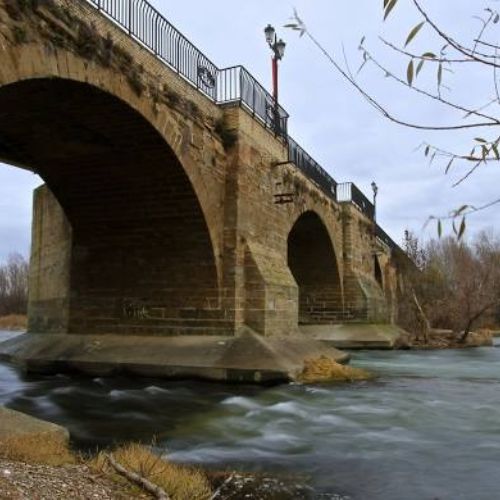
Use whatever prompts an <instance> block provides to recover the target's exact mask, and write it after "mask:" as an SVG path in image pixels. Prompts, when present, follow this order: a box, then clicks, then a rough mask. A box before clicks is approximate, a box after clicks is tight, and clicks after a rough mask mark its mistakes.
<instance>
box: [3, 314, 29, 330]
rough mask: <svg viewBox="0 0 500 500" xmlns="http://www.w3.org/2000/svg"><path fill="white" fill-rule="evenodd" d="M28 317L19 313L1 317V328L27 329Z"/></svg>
mask: <svg viewBox="0 0 500 500" xmlns="http://www.w3.org/2000/svg"><path fill="white" fill-rule="evenodd" d="M27 328H28V318H27V317H26V316H21V315H19V314H10V315H9V316H2V317H0V330H10V331H26V329H27Z"/></svg>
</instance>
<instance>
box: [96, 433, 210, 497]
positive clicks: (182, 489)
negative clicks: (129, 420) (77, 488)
mask: <svg viewBox="0 0 500 500" xmlns="http://www.w3.org/2000/svg"><path fill="white" fill-rule="evenodd" d="M113 457H114V458H115V460H116V461H117V462H118V463H119V464H120V465H122V466H123V467H125V468H126V469H127V470H129V471H132V472H135V473H137V474H139V475H141V476H142V477H144V478H146V479H147V480H148V481H151V482H152V483H154V484H156V485H157V486H159V487H160V488H163V489H164V490H165V491H166V492H167V493H168V494H169V495H170V496H171V498H173V499H174V500H206V499H209V498H210V497H211V496H212V490H211V487H210V482H209V480H208V478H207V476H206V475H205V474H204V473H203V472H201V471H199V470H197V469H194V468H192V467H186V466H182V465H177V464H172V463H169V462H167V461H165V460H163V459H162V458H161V457H160V456H158V455H156V454H155V453H153V452H152V451H151V450H150V449H149V448H147V447H145V446H143V445H140V444H136V443H132V444H127V445H124V446H122V447H120V448H118V449H117V450H115V451H114V452H113ZM90 465H91V467H92V468H93V469H94V470H96V471H98V472H100V473H105V474H114V470H113V469H112V467H111V465H110V464H109V462H108V460H107V459H106V453H104V452H102V453H99V454H98V455H97V456H96V457H95V458H94V459H93V460H92V461H91V464H90Z"/></svg>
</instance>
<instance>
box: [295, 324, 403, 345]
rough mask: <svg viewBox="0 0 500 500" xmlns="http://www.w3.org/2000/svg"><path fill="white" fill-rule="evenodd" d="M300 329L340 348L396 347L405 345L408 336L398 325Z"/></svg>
mask: <svg viewBox="0 0 500 500" xmlns="http://www.w3.org/2000/svg"><path fill="white" fill-rule="evenodd" d="M300 331H301V332H302V334H303V335H305V336H307V337H309V338H312V339H314V340H319V341H321V342H324V343H326V344H327V345H329V346H332V347H336V348H338V349H395V348H397V347H401V346H403V345H405V343H406V342H407V338H408V333H407V332H405V331H404V330H403V329H402V328H399V327H398V326H396V325H370V324H365V323H359V324H358V323H351V324H343V325H303V326H301V327H300Z"/></svg>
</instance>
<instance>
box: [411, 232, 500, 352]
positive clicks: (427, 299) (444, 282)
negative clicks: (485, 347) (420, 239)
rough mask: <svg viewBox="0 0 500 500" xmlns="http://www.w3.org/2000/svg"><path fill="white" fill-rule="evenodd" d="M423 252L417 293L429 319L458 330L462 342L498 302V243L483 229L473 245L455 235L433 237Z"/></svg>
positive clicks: (499, 260) (499, 264)
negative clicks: (421, 276)
mask: <svg viewBox="0 0 500 500" xmlns="http://www.w3.org/2000/svg"><path fill="white" fill-rule="evenodd" d="M426 253H427V259H428V261H427V265H426V268H425V270H424V272H423V275H424V278H423V282H422V284H421V286H420V293H421V295H422V296H423V302H424V304H425V305H424V307H425V309H426V311H427V314H428V316H429V319H430V321H431V322H432V324H433V325H434V326H436V327H442V328H451V329H453V330H454V331H455V332H457V333H460V334H461V338H460V340H461V342H465V341H466V340H467V337H468V336H469V334H470V332H471V329H472V328H473V327H474V326H475V325H477V324H479V322H480V321H481V320H483V319H484V318H485V317H486V315H487V313H489V312H492V311H493V310H494V308H495V307H496V306H498V305H500V245H499V244H498V242H497V241H496V240H492V239H491V237H489V236H488V235H486V233H483V234H482V235H480V237H479V238H477V239H476V241H475V242H474V243H473V244H472V245H469V244H467V243H465V242H459V241H457V240H456V239H454V238H445V239H442V240H439V241H432V242H431V243H430V244H429V245H428V246H427V250H426Z"/></svg>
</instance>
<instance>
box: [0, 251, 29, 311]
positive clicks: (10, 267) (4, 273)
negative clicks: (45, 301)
mask: <svg viewBox="0 0 500 500" xmlns="http://www.w3.org/2000/svg"><path fill="white" fill-rule="evenodd" d="M28 271H29V266H28V262H27V261H26V259H25V258H24V257H23V256H22V255H20V254H16V253H14V254H11V255H10V256H9V257H8V259H7V262H6V263H5V264H4V265H3V266H0V315H2V316H4V315H7V314H26V309H27V304H28Z"/></svg>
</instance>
